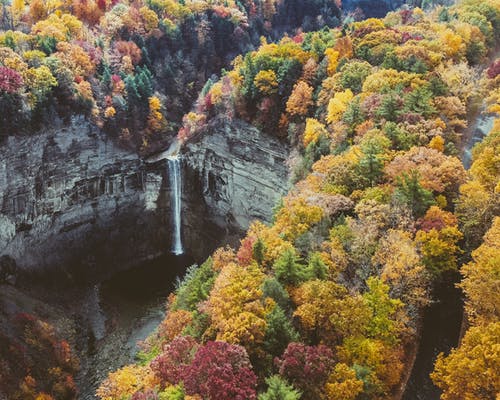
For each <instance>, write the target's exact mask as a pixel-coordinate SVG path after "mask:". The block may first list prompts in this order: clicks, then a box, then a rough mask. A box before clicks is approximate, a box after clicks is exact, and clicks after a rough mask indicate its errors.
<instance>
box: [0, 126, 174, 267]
mask: <svg viewBox="0 0 500 400" xmlns="http://www.w3.org/2000/svg"><path fill="white" fill-rule="evenodd" d="M164 181H165V179H164V176H162V174H161V171H154V170H152V171H151V170H148V167H147V166H146V165H145V164H144V163H143V162H142V160H141V159H140V158H139V156H138V155H136V154H135V153H132V152H129V151H127V150H125V149H122V148H120V147H118V146H117V145H116V144H114V143H113V142H112V141H111V140H109V138H107V137H106V136H105V135H104V134H103V133H102V132H100V131H99V130H98V129H96V128H95V127H93V126H92V125H91V124H89V123H88V122H86V121H85V120H83V119H75V120H73V121H72V123H71V124H70V125H69V126H68V127H66V128H60V129H55V130H53V131H52V132H44V133H41V134H38V135H34V136H29V137H10V138H9V139H8V141H7V143H6V144H4V145H3V146H2V147H0V189H1V190H0V211H1V213H0V255H2V254H4V255H8V256H10V257H12V258H13V259H14V260H15V261H16V263H17V265H18V268H20V269H21V270H23V271H30V272H33V271H36V272H43V271H46V270H48V269H51V270H57V269H62V270H63V271H64V272H66V273H67V274H70V275H73V274H78V273H86V272H88V273H94V272H96V271H95V270H96V269H102V267H103V266H106V265H109V267H110V268H109V269H110V270H113V269H116V268H121V267H125V266H127V265H128V264H130V262H131V261H134V260H141V259H144V258H147V257H150V256H152V255H154V254H159V253H160V252H161V251H162V249H163V248H165V247H166V241H167V229H166V226H165V223H166V221H165V218H163V219H162V215H161V213H159V212H158V200H160V197H161V192H162V185H164ZM163 189H164V188H163ZM163 191H165V190H163ZM165 206H166V205H164V207H165ZM79 267H80V268H79Z"/></svg>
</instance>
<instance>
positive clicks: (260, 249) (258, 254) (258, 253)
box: [252, 238, 266, 265]
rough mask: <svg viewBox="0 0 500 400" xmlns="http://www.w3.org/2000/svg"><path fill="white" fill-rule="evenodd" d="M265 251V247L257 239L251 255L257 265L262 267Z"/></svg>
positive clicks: (259, 239) (260, 240)
mask: <svg viewBox="0 0 500 400" xmlns="http://www.w3.org/2000/svg"><path fill="white" fill-rule="evenodd" d="M265 250H266V245H265V243H264V242H263V241H262V239H261V238H257V240H256V242H255V244H254V245H253V249H252V255H253V259H254V260H255V261H257V264H259V265H262V264H263V263H264V252H265Z"/></svg>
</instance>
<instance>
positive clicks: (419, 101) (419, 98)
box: [404, 86, 436, 118]
mask: <svg viewBox="0 0 500 400" xmlns="http://www.w3.org/2000/svg"><path fill="white" fill-rule="evenodd" d="M432 98H433V94H432V92H431V91H430V90H429V89H428V88H427V87H425V86H421V87H418V88H417V89H414V90H413V91H411V92H410V93H408V94H407V95H406V96H405V99H404V103H405V111H406V112H411V113H416V114H419V115H422V116H423V117H425V118H429V117H430V116H432V115H433V114H435V113H436V108H435V107H434V105H433V103H432Z"/></svg>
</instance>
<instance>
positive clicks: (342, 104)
mask: <svg viewBox="0 0 500 400" xmlns="http://www.w3.org/2000/svg"><path fill="white" fill-rule="evenodd" d="M353 97H354V94H353V93H352V91H351V89H347V90H346V91H344V92H337V93H335V96H334V97H333V98H332V99H330V101H329V103H328V109H327V112H328V115H327V117H326V121H327V122H328V123H329V124H331V123H333V122H336V121H339V120H340V119H341V117H342V115H343V114H344V112H345V111H346V110H347V106H348V105H349V102H350V101H351V100H352V99H353Z"/></svg>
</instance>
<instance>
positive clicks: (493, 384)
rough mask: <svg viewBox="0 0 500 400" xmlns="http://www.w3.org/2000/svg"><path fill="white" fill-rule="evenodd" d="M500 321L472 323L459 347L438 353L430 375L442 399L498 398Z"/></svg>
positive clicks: (499, 388) (499, 384)
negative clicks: (448, 352) (445, 354)
mask: <svg viewBox="0 0 500 400" xmlns="http://www.w3.org/2000/svg"><path fill="white" fill-rule="evenodd" d="M499 370H500V322H498V321H495V322H492V323H490V324H488V325H486V326H478V327H473V328H471V329H469V330H468V331H467V333H466V334H465V336H464V338H463V339H462V342H461V344H460V347H458V348H457V349H454V350H452V351H451V353H450V355H448V356H447V357H445V356H444V354H443V353H441V354H439V355H438V358H437V360H436V363H435V369H434V372H433V373H432V374H431V378H432V380H433V381H434V383H435V384H436V385H437V386H438V387H439V388H441V390H442V391H443V393H442V394H441V399H442V400H462V399H463V400H484V399H495V398H496V399H498V394H499V393H500V375H499V374H498V371H499Z"/></svg>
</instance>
